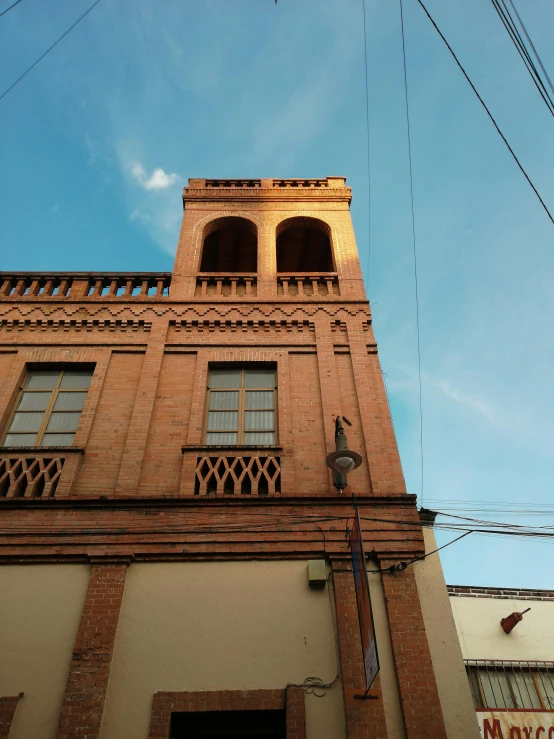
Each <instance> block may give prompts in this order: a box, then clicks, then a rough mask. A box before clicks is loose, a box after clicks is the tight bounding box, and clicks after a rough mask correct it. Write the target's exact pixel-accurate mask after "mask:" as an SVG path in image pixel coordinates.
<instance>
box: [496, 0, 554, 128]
mask: <svg viewBox="0 0 554 739" xmlns="http://www.w3.org/2000/svg"><path fill="white" fill-rule="evenodd" d="M491 3H492V6H493V8H494V9H495V10H496V13H497V15H498V17H499V18H500V20H501V21H502V24H503V26H504V28H505V29H506V31H507V33H508V36H509V37H510V40H511V41H512V43H513V45H514V46H515V48H516V51H517V52H518V54H519V56H520V57H521V59H522V61H523V63H524V65H525V68H526V69H527V71H528V72H529V75H530V77H531V79H532V81H533V84H534V85H535V87H536V88H537V90H538V91H539V94H540V96H541V98H542V99H543V101H544V104H545V105H546V107H547V109H548V112H549V113H550V114H551V115H552V116H554V100H553V99H552V98H551V97H550V93H549V91H548V90H547V88H546V86H545V84H544V82H543V80H542V78H541V75H540V73H539V70H538V69H537V68H536V66H535V64H534V62H533V60H532V58H531V54H530V53H529V51H528V49H527V47H526V45H525V41H524V40H523V38H522V36H521V34H520V32H519V30H518V28H517V25H516V22H515V21H514V19H513V18H512V16H511V15H510V11H509V9H508V7H507V6H506V3H505V1H504V0H491ZM516 14H517V11H516ZM518 18H519V16H518ZM520 22H521V20H520ZM529 40H530V39H529ZM531 45H532V42H531ZM533 49H534V47H533ZM535 54H536V50H535ZM536 55H537V54H536ZM537 56H538V55H537ZM539 63H540V64H541V67H542V68H543V70H544V67H543V66H542V62H541V61H540V59H539ZM544 74H545V75H546V78H547V79H548V81H549V82H550V79H549V77H548V74H546V70H544Z"/></svg>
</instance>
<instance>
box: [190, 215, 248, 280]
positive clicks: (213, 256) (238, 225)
mask: <svg viewBox="0 0 554 739" xmlns="http://www.w3.org/2000/svg"><path fill="white" fill-rule="evenodd" d="M257 270H258V235H257V230H256V226H255V225H254V224H253V223H251V222H250V221H247V220H246V218H221V219H218V220H217V221H215V222H212V223H209V224H208V227H207V229H206V232H205V235H204V246H203V249H202V260H201V262H200V272H257Z"/></svg>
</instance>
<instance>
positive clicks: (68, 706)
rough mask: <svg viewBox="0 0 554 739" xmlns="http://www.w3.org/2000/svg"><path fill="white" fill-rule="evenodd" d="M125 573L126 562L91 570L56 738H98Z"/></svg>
mask: <svg viewBox="0 0 554 739" xmlns="http://www.w3.org/2000/svg"><path fill="white" fill-rule="evenodd" d="M126 571H127V564H126V563H125V564H119V563H118V564H95V565H93V567H92V572H91V574H90V580H89V584H88V590H87V595H86V598H85V603H84V606H83V612H82V614H81V623H80V624H79V631H78V632H77V639H76V641H75V647H74V648H73V658H72V660H71V666H70V668H69V677H68V680H67V686H66V689H65V695H64V699H63V703H62V708H61V711H60V720H59V725H58V732H57V734H56V739H78V738H81V739H82V737H84V736H86V737H87V739H98V736H99V734H100V723H101V721H102V711H103V708H104V699H105V697H106V689H107V686H108V678H109V676H110V667H111V661H112V654H113V649H114V644H115V633H116V629H117V622H118V619H119V611H120V608H121V600H122V598H123V588H124V585H125V574H126Z"/></svg>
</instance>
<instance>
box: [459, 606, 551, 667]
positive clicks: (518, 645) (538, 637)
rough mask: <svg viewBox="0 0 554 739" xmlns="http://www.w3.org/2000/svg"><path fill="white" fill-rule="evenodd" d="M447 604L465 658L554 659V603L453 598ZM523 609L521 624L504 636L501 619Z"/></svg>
mask: <svg viewBox="0 0 554 739" xmlns="http://www.w3.org/2000/svg"><path fill="white" fill-rule="evenodd" d="M450 605H451V606H452V612H453V614H454V621H455V622H456V628H457V629H458V633H459V635H460V643H461V646H462V652H463V655H464V658H465V659H484V660H494V659H500V660H554V600H550V601H540V600H527V599H526V600H517V598H514V599H513V600H512V599H510V598H486V597H479V598H464V597H463V596H462V597H458V596H453V597H451V598H450ZM526 608H531V610H530V611H529V613H526V614H525V615H524V616H523V621H521V622H520V623H519V624H518V625H517V626H516V627H515V629H514V630H513V631H512V633H511V634H505V633H504V631H503V630H502V627H501V626H500V620H501V619H502V618H505V617H506V616H509V615H510V613H513V612H514V611H524V610H525V609H526Z"/></svg>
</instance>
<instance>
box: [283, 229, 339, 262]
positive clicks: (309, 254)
mask: <svg viewBox="0 0 554 739" xmlns="http://www.w3.org/2000/svg"><path fill="white" fill-rule="evenodd" d="M277 272H333V257H332V253H331V241H330V239H329V227H328V226H327V224H325V223H323V222H322V221H318V220H317V219H316V218H291V219H289V220H287V221H285V222H284V223H282V224H280V228H278V230H277Z"/></svg>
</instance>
